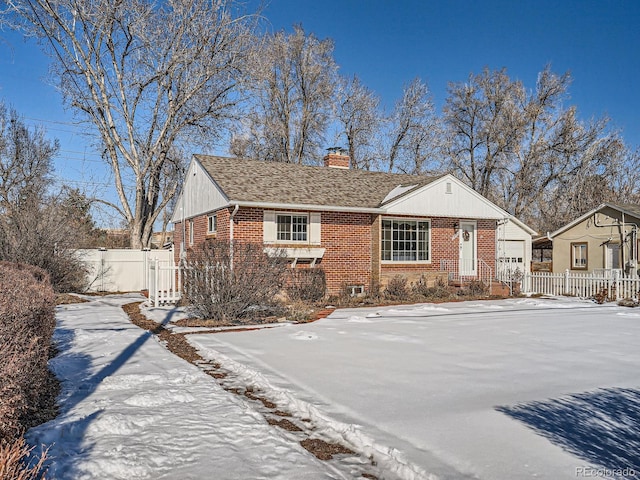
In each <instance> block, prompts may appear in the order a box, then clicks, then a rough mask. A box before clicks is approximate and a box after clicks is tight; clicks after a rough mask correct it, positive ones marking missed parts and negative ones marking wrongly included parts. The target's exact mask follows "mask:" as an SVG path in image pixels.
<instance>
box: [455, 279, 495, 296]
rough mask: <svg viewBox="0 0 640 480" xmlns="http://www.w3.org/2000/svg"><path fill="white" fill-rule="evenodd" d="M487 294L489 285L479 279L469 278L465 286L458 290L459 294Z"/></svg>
mask: <svg viewBox="0 0 640 480" xmlns="http://www.w3.org/2000/svg"><path fill="white" fill-rule="evenodd" d="M488 294H489V286H488V285H486V284H485V283H484V282H482V281H481V280H471V281H470V282H469V284H468V285H467V286H465V287H464V288H463V289H462V290H460V295H462V296H469V297H483V296H485V295H488Z"/></svg>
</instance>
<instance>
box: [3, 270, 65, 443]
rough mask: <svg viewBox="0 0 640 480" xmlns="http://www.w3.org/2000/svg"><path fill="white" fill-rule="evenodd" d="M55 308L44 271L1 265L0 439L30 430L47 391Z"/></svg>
mask: <svg viewBox="0 0 640 480" xmlns="http://www.w3.org/2000/svg"><path fill="white" fill-rule="evenodd" d="M54 305H55V298H54V295H53V290H52V288H51V285H50V283H49V276H48V275H47V273H46V272H44V271H43V270H41V269H39V268H35V267H31V266H27V265H19V264H11V263H6V262H0V440H7V441H9V440H13V439H16V438H18V437H19V435H20V434H21V433H22V431H23V430H25V429H26V428H28V427H30V426H33V420H34V419H35V418H39V413H38V409H39V407H40V405H41V404H42V403H43V398H42V397H43V396H44V395H48V394H49V393H50V391H51V387H50V374H49V371H48V368H47V362H48V360H49V351H50V347H51V338H52V336H53V330H54V328H55V317H54Z"/></svg>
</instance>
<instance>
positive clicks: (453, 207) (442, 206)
mask: <svg viewBox="0 0 640 480" xmlns="http://www.w3.org/2000/svg"><path fill="white" fill-rule="evenodd" d="M448 192H451V193H448ZM386 210H387V213H389V214H395V215H414V216H428V217H453V218H483V219H496V220H498V219H502V218H504V217H506V216H507V213H506V212H504V211H503V210H502V209H500V208H498V207H497V206H496V205H494V204H493V203H491V202H490V201H489V200H487V199H486V198H484V197H482V196H481V195H479V194H478V193H476V192H475V191H473V190H472V189H471V188H469V187H467V186H466V185H464V184H463V183H462V182H460V181H459V180H457V179H456V178H454V177H453V176H451V175H446V176H444V177H442V178H440V179H438V180H436V181H435V182H433V183H430V184H429V185H426V186H425V187H423V188H421V189H419V190H418V191H416V192H414V193H412V194H409V195H407V196H405V197H403V198H400V199H398V200H396V201H393V202H391V203H389V204H388V205H387V207H386Z"/></svg>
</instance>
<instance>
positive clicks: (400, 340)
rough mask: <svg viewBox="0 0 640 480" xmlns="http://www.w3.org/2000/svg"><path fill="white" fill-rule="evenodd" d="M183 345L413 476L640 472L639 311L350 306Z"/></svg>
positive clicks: (541, 305)
mask: <svg viewBox="0 0 640 480" xmlns="http://www.w3.org/2000/svg"><path fill="white" fill-rule="evenodd" d="M153 315H154V316H155V317H156V318H157V319H161V315H159V312H158V311H154V312H153ZM188 338H189V339H190V341H191V342H192V343H193V344H194V345H196V346H197V347H198V348H199V349H200V351H201V354H202V355H203V356H205V357H208V358H212V359H216V360H217V361H220V362H221V363H222V365H223V367H224V368H226V369H229V370H231V371H234V372H235V374H236V375H237V377H238V378H239V379H241V381H242V382H245V383H253V384H255V385H256V386H258V387H260V388H262V389H263V390H264V391H265V392H266V393H267V396H269V397H270V398H272V399H274V400H275V401H277V402H278V404H279V405H280V404H282V403H285V404H286V407H287V408H289V409H290V410H292V411H294V412H295V411H298V412H304V414H305V415H311V416H314V415H315V416H316V419H320V420H322V421H324V422H325V424H326V425H327V426H328V427H334V430H335V431H336V432H342V435H343V437H344V438H347V439H348V440H349V441H350V442H351V444H352V445H354V446H356V447H358V448H359V449H361V450H364V451H366V452H367V454H371V455H373V456H374V458H375V459H377V460H380V461H382V462H386V463H387V465H386V466H387V467H388V468H389V469H391V470H393V469H394V468H395V471H396V472H397V473H399V474H400V476H403V477H405V478H411V477H419V476H421V474H424V473H425V472H426V473H429V474H435V475H437V477H438V478H442V479H448V478H451V479H453V478H476V477H477V478H480V479H487V480H489V479H491V480H512V479H524V478H544V479H575V478H577V477H580V476H589V474H591V476H596V475H598V476H600V477H602V476H604V475H605V474H607V473H614V474H615V473H623V475H618V477H624V475H626V477H627V478H636V476H634V475H633V472H631V471H630V470H629V469H630V468H633V469H635V471H636V472H637V475H640V453H638V452H640V391H639V390H638V387H640V378H639V372H640V349H639V348H638V339H640V309H629V308H624V307H618V306H616V305H612V304H608V305H596V304H594V303H593V302H588V301H580V300H575V299H512V300H506V301H484V302H462V303H449V304H440V305H433V304H423V305H415V306H406V307H385V308H365V309H345V310H338V311H336V312H334V313H333V314H332V315H331V316H330V317H329V318H327V319H324V320H320V321H317V322H315V323H311V324H305V325H288V326H281V327H279V328H270V329H261V330H257V331H248V332H227V333H220V334H206V335H205V334H191V335H189V336H188ZM603 389H604V390H603ZM403 465H404V466H403ZM590 468H599V469H600V470H590ZM625 468H627V470H626V472H624V469H625ZM615 469H620V470H621V472H614V471H613V470H615ZM614 477H615V475H614ZM618 477H616V478H618ZM610 478H613V477H610Z"/></svg>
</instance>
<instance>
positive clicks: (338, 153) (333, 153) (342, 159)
mask: <svg viewBox="0 0 640 480" xmlns="http://www.w3.org/2000/svg"><path fill="white" fill-rule="evenodd" d="M327 152H328V153H327V154H326V155H325V157H324V166H325V167H330V168H345V169H348V168H349V166H350V163H351V159H350V158H349V155H347V154H346V150H345V149H344V148H341V147H331V148H327Z"/></svg>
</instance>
